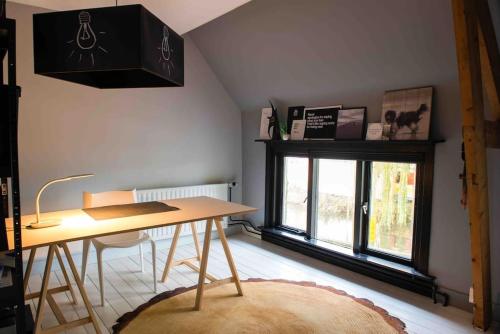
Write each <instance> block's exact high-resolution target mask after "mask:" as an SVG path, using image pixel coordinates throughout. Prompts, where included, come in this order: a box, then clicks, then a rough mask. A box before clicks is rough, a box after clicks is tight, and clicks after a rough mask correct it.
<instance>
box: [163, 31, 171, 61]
mask: <svg viewBox="0 0 500 334" xmlns="http://www.w3.org/2000/svg"><path fill="white" fill-rule="evenodd" d="M168 37H169V34H168V28H167V27H165V26H163V40H162V41H161V55H162V57H163V60H165V61H169V60H170V44H169V42H168Z"/></svg>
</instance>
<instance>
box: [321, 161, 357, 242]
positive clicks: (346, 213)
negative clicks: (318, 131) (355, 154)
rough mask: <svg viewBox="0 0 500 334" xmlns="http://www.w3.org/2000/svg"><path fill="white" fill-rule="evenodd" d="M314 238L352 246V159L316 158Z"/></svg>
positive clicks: (354, 192) (353, 175)
mask: <svg viewBox="0 0 500 334" xmlns="http://www.w3.org/2000/svg"><path fill="white" fill-rule="evenodd" d="M317 163H318V178H317V186H316V187H315V188H316V224H315V225H316V238H317V239H319V240H322V241H326V242H332V243H335V244H339V245H342V246H347V247H349V248H352V244H353V233H354V215H355V214H354V208H355V195H356V161H353V160H334V159H318V160H317Z"/></svg>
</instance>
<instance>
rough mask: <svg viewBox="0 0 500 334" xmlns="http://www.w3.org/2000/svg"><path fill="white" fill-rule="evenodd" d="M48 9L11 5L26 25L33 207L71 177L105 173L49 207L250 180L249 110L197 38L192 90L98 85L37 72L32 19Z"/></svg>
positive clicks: (25, 128) (22, 68) (188, 70)
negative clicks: (88, 195) (246, 168)
mask: <svg viewBox="0 0 500 334" xmlns="http://www.w3.org/2000/svg"><path fill="white" fill-rule="evenodd" d="M40 11H42V9H39V8H35V7H28V6H23V5H17V4H11V3H9V4H8V8H7V13H8V16H9V17H12V18H15V19H17V27H18V36H17V43H18V45H17V52H18V82H19V85H20V86H22V98H21V100H20V115H19V122H20V123H19V130H20V133H19V144H20V147H19V153H20V174H21V194H22V198H21V202H22V210H23V213H30V212H33V210H34V196H35V195H36V192H37V190H38V188H39V187H40V186H41V185H42V184H43V183H44V182H45V181H47V180H48V179H51V178H56V177H61V176H65V175H69V174H77V173H83V172H93V173H95V174H96V176H95V177H94V178H92V179H86V180H81V181H73V182H69V183H66V184H59V185H55V186H53V187H52V188H50V189H48V190H47V193H46V194H45V195H44V197H43V200H42V210H56V209H65V208H74V207H78V206H80V205H81V192H82V190H88V191H106V190H111V189H128V188H132V187H137V188H145V187H159V186H180V185H192V184H203V183H210V182H221V181H228V180H233V179H236V180H240V179H241V113H240V111H239V109H238V107H237V105H236V104H235V103H234V102H233V100H232V99H231V97H230V96H229V95H228V94H227V92H226V90H225V89H224V87H223V86H222V85H221V84H220V82H219V80H218V79H217V77H216V76H215V74H214V73H213V71H212V70H211V68H210V67H209V66H208V64H207V63H206V61H205V59H204V58H203V56H202V55H201V54H200V52H199V51H198V49H197V47H196V46H195V45H194V44H193V42H192V41H191V39H190V38H189V37H187V38H186V40H185V75H186V77H185V81H186V84H185V87H182V88H154V89H128V90H127V89H120V90H98V89H95V88H88V87H84V86H80V85H76V84H72V83H68V82H64V81H58V80H55V79H51V78H46V77H42V76H38V75H35V74H34V73H33V46H32V40H33V39H32V16H31V15H32V14H33V13H34V12H40ZM240 182H241V181H240ZM236 199H240V195H239V194H236Z"/></svg>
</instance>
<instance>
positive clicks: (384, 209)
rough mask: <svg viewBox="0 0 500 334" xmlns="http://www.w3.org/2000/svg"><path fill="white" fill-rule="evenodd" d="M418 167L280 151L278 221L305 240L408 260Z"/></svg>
mask: <svg viewBox="0 0 500 334" xmlns="http://www.w3.org/2000/svg"><path fill="white" fill-rule="evenodd" d="M322 155H324V154H322ZM310 166H312V167H311V169H312V170H309V168H310ZM417 171H418V164H417V163H415V162H403V161H401V162H400V161H377V160H365V159H361V158H358V159H356V160H350V159H345V158H344V159H342V158H335V157H331V158H330V157H328V156H327V155H326V157H323V156H318V157H316V156H314V155H309V156H308V157H297V156H286V155H285V156H284V157H283V196H282V198H283V199H282V202H281V208H282V211H281V213H282V214H281V226H283V227H284V228H286V229H288V230H289V231H292V232H296V233H298V234H301V235H307V237H308V239H309V240H317V241H321V242H325V243H329V244H332V245H334V246H341V247H344V248H347V249H350V250H352V251H353V252H354V253H356V254H358V253H361V254H366V255H370V256H376V257H380V258H383V259H386V260H393V261H394V262H397V263H402V264H409V265H411V264H412V263H413V261H414V250H413V245H414V244H415V233H414V231H415V217H416V214H415V207H416V204H417V200H416V194H417V183H418V178H419V175H418V172H417ZM309 183H311V184H309ZM309 193H310V194H311V195H310V196H311V198H309V197H308V194H309Z"/></svg>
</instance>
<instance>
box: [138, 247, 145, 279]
mask: <svg viewBox="0 0 500 334" xmlns="http://www.w3.org/2000/svg"><path fill="white" fill-rule="evenodd" d="M139 257H140V261H141V272H142V273H143V272H144V250H143V249H142V243H140V244H139Z"/></svg>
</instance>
